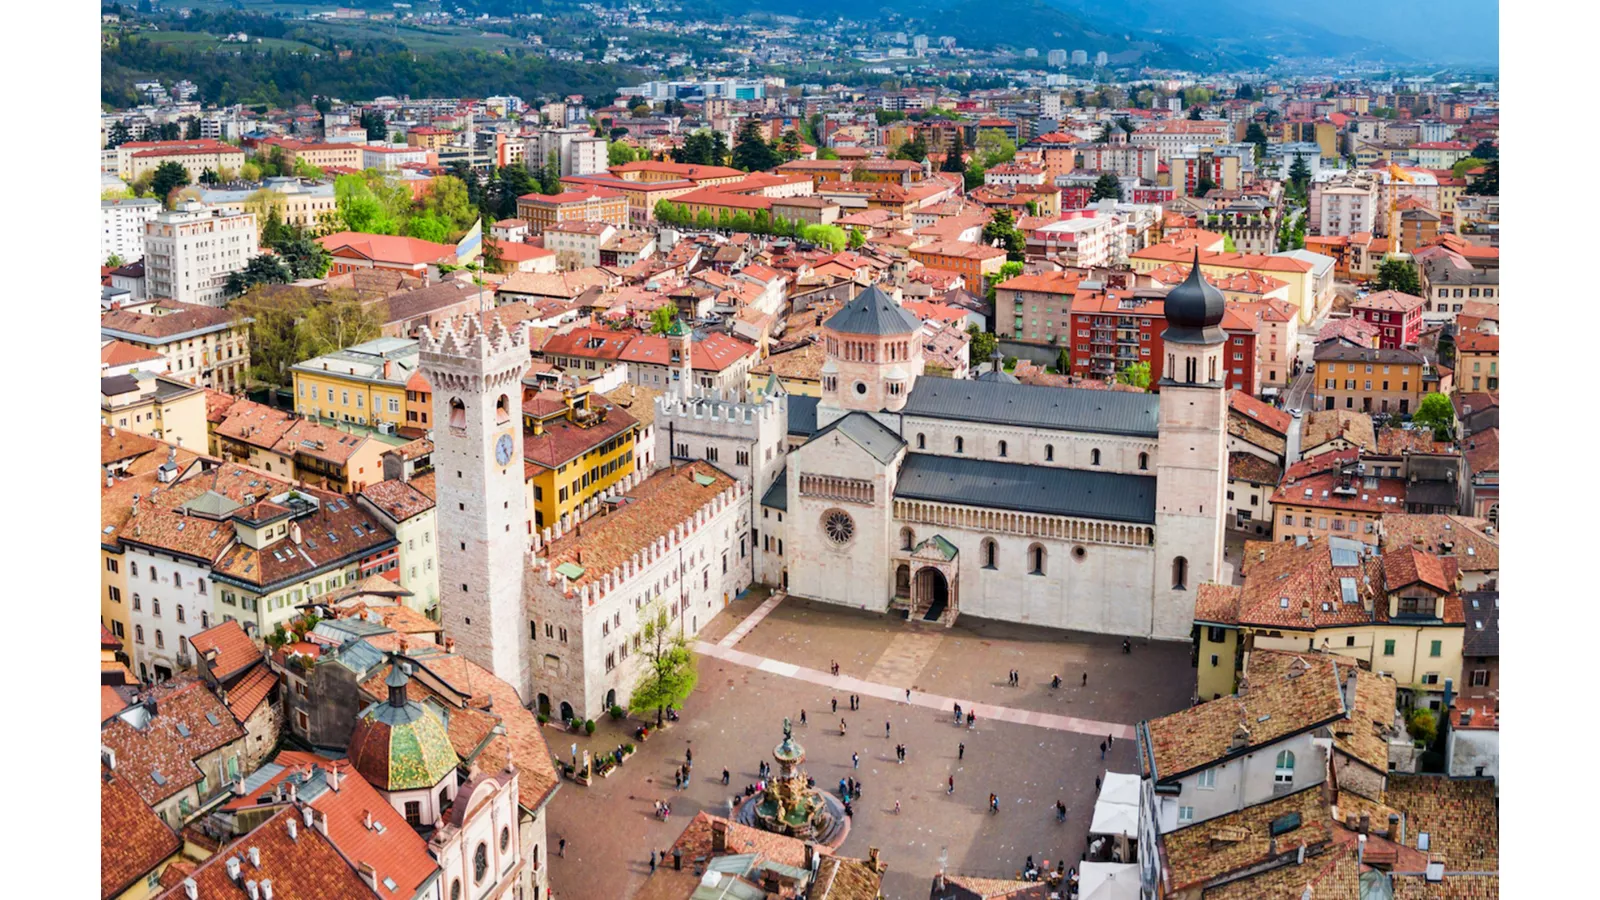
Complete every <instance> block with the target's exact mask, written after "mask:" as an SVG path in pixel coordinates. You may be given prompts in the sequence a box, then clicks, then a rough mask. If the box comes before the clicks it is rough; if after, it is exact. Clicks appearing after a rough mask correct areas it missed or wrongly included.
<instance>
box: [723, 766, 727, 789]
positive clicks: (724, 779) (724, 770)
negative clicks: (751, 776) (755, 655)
mask: <svg viewBox="0 0 1600 900" xmlns="http://www.w3.org/2000/svg"><path fill="white" fill-rule="evenodd" d="M722 786H723V787H727V786H728V770H727V769H723V770H722Z"/></svg>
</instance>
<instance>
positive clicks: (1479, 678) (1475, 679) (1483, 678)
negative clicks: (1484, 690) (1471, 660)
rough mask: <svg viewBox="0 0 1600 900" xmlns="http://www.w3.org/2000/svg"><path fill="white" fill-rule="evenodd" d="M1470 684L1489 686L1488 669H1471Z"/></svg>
mask: <svg viewBox="0 0 1600 900" xmlns="http://www.w3.org/2000/svg"><path fill="white" fill-rule="evenodd" d="M1472 686H1473V687H1488V686H1489V670H1488V669H1473V670H1472Z"/></svg>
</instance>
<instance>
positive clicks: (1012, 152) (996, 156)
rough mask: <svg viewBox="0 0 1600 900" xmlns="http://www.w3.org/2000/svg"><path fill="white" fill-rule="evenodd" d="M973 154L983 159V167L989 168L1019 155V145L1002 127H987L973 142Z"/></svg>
mask: <svg viewBox="0 0 1600 900" xmlns="http://www.w3.org/2000/svg"><path fill="white" fill-rule="evenodd" d="M972 155H973V156H974V157H976V158H977V159H980V160H982V161H983V168H984V169H985V170H988V169H992V168H994V167H995V166H998V165H1000V164H1001V163H1007V162H1010V161H1011V160H1012V158H1014V157H1015V156H1016V155H1017V145H1016V142H1014V141H1012V140H1011V138H1008V137H1006V133H1005V132H1003V131H1001V130H1000V129H998V128H985V129H983V130H982V131H980V132H978V138H977V140H976V141H974V142H973V150H972Z"/></svg>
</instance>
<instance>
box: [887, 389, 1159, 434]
mask: <svg viewBox="0 0 1600 900" xmlns="http://www.w3.org/2000/svg"><path fill="white" fill-rule="evenodd" d="M1158 410H1159V400H1158V398H1157V397H1156V395H1155V394H1148V393H1138V394H1135V393H1126V392H1122V391H1089V390H1082V389H1080V388H1058V387H1043V386H1036V385H1030V384H1004V383H1001V382H997V381H957V380H955V379H952V378H919V379H917V383H916V385H915V386H914V387H912V389H911V393H910V394H908V395H907V396H906V405H905V407H904V408H903V409H902V410H901V415H904V416H908V417H915V416H924V417H927V418H930V419H955V420H958V421H963V422H986V423H993V424H998V425H1017V426H1021V427H1024V428H1044V429H1049V430H1052V431H1086V432H1094V433H1098V434H1118V435H1132V436H1137V437H1152V438H1153V437H1155V436H1156V417H1157V412H1158Z"/></svg>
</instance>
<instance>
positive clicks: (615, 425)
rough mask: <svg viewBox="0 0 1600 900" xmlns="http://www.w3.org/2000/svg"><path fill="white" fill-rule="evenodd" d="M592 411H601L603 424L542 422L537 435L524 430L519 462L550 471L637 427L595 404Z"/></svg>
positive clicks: (624, 416)
mask: <svg viewBox="0 0 1600 900" xmlns="http://www.w3.org/2000/svg"><path fill="white" fill-rule="evenodd" d="M602 396H604V395H602ZM593 409H594V411H596V412H598V411H599V410H601V409H604V410H605V413H606V416H605V419H604V421H598V422H596V423H595V424H593V425H589V426H581V425H579V424H578V423H577V422H575V421H573V420H571V419H568V418H565V417H562V418H555V419H550V420H548V421H546V422H545V423H544V424H543V425H542V426H541V428H540V430H539V433H535V432H534V431H533V430H531V429H529V430H524V431H523V433H522V455H523V458H524V459H526V460H528V461H529V462H535V463H538V464H539V465H541V466H544V467H545V468H547V469H554V468H556V467H558V466H561V465H563V464H565V463H567V462H570V461H571V460H574V459H577V458H578V457H579V456H582V455H583V454H584V453H587V452H589V451H590V450H593V449H594V448H596V447H598V446H600V445H601V444H604V443H605V442H607V441H609V440H611V439H612V438H614V437H617V436H618V435H622V434H626V433H628V432H630V431H632V430H633V429H634V427H635V426H636V425H637V423H636V422H635V421H634V418H633V417H632V416H630V415H628V414H627V413H626V412H624V411H622V410H620V409H617V408H615V407H611V406H609V404H604V403H603V402H602V403H596V404H594V406H593Z"/></svg>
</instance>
